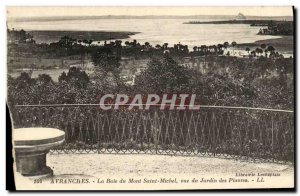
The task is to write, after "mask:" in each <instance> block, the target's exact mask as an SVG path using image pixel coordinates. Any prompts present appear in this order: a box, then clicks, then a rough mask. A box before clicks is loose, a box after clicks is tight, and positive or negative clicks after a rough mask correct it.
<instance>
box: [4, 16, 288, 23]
mask: <svg viewBox="0 0 300 196" xmlns="http://www.w3.org/2000/svg"><path fill="white" fill-rule="evenodd" d="M238 17H246V18H247V20H286V21H292V20H293V17H292V16H244V15H242V16H241V15H238ZM90 19H205V20H207V19H212V20H220V19H221V20H222V19H223V20H234V19H237V16H236V15H187V16H174V15H145V16H128V15H105V16H64V17H62V16H53V17H23V18H8V21H9V20H14V21H16V22H25V21H63V20H90Z"/></svg>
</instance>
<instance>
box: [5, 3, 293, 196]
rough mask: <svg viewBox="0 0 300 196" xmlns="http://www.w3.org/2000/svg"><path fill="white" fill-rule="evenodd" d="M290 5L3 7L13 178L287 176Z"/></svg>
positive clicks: (91, 183)
mask: <svg viewBox="0 0 300 196" xmlns="http://www.w3.org/2000/svg"><path fill="white" fill-rule="evenodd" d="M293 9H294V8H293V7H291V6H286V7H265V6H261V7H7V8H6V12H7V13H6V19H7V89H8V92H7V96H8V97H7V104H8V106H9V110H10V116H11V118H12V122H13V123H12V126H13V131H12V133H11V134H12V144H13V149H12V150H13V156H14V165H13V167H14V179H15V184H16V189H17V190H206V189H211V190H215V189H266V188H268V189H269V188H289V189H293V188H295V184H294V183H295V181H294V179H295V165H294V159H295V157H294V155H295V143H294V142H295V138H294V134H295V122H294V117H295V113H294V112H295V111H294V109H295V108H294V106H295V103H294V101H295V100H294V96H295V93H294V88H295V86H294V79H295V78H294V77H295V74H294V67H295V61H294V30H295V29H294V15H293V12H294V10H293ZM8 134H10V133H8ZM8 142H10V141H8Z"/></svg>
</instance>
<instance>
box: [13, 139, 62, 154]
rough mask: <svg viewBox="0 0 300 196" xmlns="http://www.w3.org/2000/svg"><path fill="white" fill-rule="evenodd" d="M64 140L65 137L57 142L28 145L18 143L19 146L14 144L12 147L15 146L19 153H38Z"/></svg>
mask: <svg viewBox="0 0 300 196" xmlns="http://www.w3.org/2000/svg"><path fill="white" fill-rule="evenodd" d="M64 141H65V139H63V140H60V141H58V142H54V143H48V144H41V145H30V146H26V145H22V146H21V145H19V146H14V148H15V150H16V152H19V153H39V152H42V151H47V150H49V149H51V148H53V147H55V146H59V145H61V144H62V143H64Z"/></svg>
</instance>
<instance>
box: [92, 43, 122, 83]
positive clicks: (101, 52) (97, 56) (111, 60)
mask: <svg viewBox="0 0 300 196" xmlns="http://www.w3.org/2000/svg"><path fill="white" fill-rule="evenodd" d="M92 62H93V64H94V65H95V66H96V67H97V68H98V69H100V70H101V71H102V72H103V77H104V78H105V77H107V76H108V74H109V73H112V75H113V77H114V79H115V81H116V83H117V85H118V86H119V87H120V86H124V83H123V82H122V81H121V79H120V75H119V67H120V63H119V57H117V56H115V55H114V54H113V52H112V50H111V49H110V48H108V47H102V48H100V49H98V50H96V51H95V52H93V53H92Z"/></svg>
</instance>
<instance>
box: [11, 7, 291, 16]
mask: <svg viewBox="0 0 300 196" xmlns="http://www.w3.org/2000/svg"><path fill="white" fill-rule="evenodd" d="M239 12H241V13H243V14H244V15H246V16H292V15H293V12H292V7H291V6H289V7H287V6H286V7H263V6H261V7H6V13H7V16H8V17H34V16H39V17H48V16H101V15H137V16H143V15H180V16H184V15H237V14H238V13H239Z"/></svg>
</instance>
